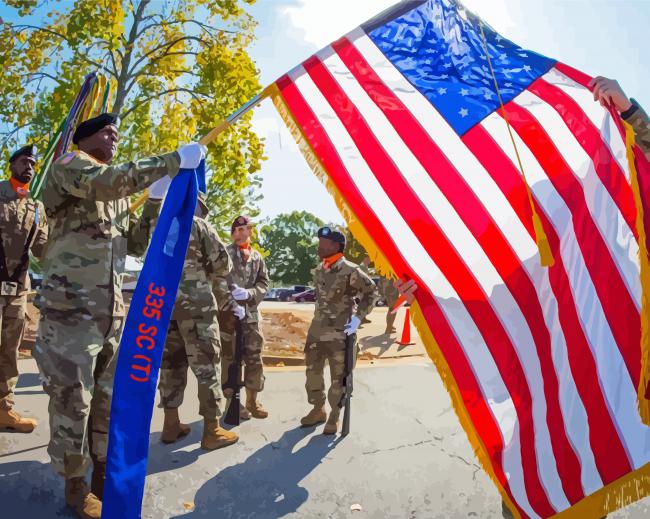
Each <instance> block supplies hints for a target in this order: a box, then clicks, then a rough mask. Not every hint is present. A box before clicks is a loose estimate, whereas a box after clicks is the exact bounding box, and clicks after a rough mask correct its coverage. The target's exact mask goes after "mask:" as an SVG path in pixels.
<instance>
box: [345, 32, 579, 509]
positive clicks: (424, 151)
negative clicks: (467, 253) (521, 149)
mask: <svg viewBox="0 0 650 519" xmlns="http://www.w3.org/2000/svg"><path fill="white" fill-rule="evenodd" d="M333 48H334V49H335V50H336V52H337V54H338V55H339V57H340V58H341V59H342V60H343V62H344V63H345V65H346V66H347V67H348V68H349V69H350V71H351V72H352V74H353V75H354V76H355V78H356V79H357V81H359V84H360V85H361V86H362V87H363V89H364V90H365V91H366V92H367V93H368V95H369V96H370V97H371V98H372V100H373V101H374V102H375V104H376V105H377V106H378V107H379V108H380V109H381V110H382V112H383V113H384V115H385V116H386V117H387V119H388V120H389V122H390V123H391V125H392V126H393V127H394V128H395V130H396V131H397V133H398V134H399V135H400V137H401V138H402V140H403V141H404V142H405V144H406V145H407V146H408V148H409V149H410V150H411V151H412V152H413V154H414V155H415V157H416V158H417V159H418V161H419V162H420V163H421V164H422V166H423V167H424V168H425V169H426V171H427V173H428V174H429V176H430V177H431V179H432V180H433V181H434V182H435V183H436V185H438V187H439V188H440V190H441V191H442V193H443V194H444V196H445V197H446V198H447V199H448V200H449V202H450V203H451V204H452V205H453V207H454V208H455V210H456V212H457V213H458V214H459V216H460V217H461V219H462V220H463V222H464V223H465V225H467V227H468V228H469V230H470V231H471V232H472V235H473V236H474V237H475V238H476V240H477V241H478V242H479V244H480V245H481V248H482V249H483V250H484V251H485V253H486V255H487V256H488V257H489V259H490V262H491V263H492V264H493V265H494V267H495V268H496V269H497V271H498V273H499V275H500V276H501V278H502V279H503V280H504V282H505V284H506V286H507V287H508V289H509V290H510V292H511V294H512V296H513V297H514V299H515V300H516V301H517V304H518V305H519V308H520V309H521V311H522V314H523V315H524V317H525V319H526V322H527V324H528V326H529V328H530V330H531V334H532V336H533V339H534V342H535V347H536V350H537V354H538V357H539V360H540V365H541V370H542V376H543V384H544V395H545V397H546V402H547V409H546V420H547V423H548V425H549V431H550V436H551V442H552V446H553V452H554V454H555V458H556V461H557V465H558V471H559V475H560V479H561V481H562V486H563V489H564V491H565V493H566V495H567V498H568V499H569V501H570V502H571V503H576V502H577V501H579V500H580V499H582V498H583V497H584V493H583V490H582V487H581V485H580V463H579V460H578V457H577V456H576V454H575V452H574V450H573V447H572V446H571V443H570V442H569V439H568V438H567V434H566V431H565V428H564V423H563V419H562V412H561V408H560V401H559V385H558V380H557V375H556V373H555V369H554V366H553V359H552V357H551V340H550V334H549V332H548V329H547V328H546V325H545V322H544V316H543V312H542V308H541V305H540V303H539V298H538V296H537V293H536V291H535V287H534V285H533V283H532V282H531V280H530V278H529V277H528V274H527V273H526V271H525V270H524V268H523V266H522V265H521V262H520V261H519V259H518V258H517V256H516V254H515V252H514V251H513V250H512V248H511V246H510V244H509V243H508V241H507V240H506V239H505V237H504V236H503V234H502V232H501V231H500V229H499V228H498V226H497V225H496V224H495V223H494V221H493V220H492V219H491V217H490V215H489V213H488V212H487V211H486V209H485V208H484V206H483V205H482V202H481V201H480V200H479V198H478V197H477V196H476V195H475V194H474V192H473V191H472V190H471V189H470V188H469V187H468V185H467V184H466V183H465V181H464V180H463V178H462V176H461V175H460V174H459V172H458V171H457V170H456V168H455V167H454V166H453V164H451V163H450V161H449V160H448V159H447V157H446V156H445V155H444V153H443V152H442V151H441V150H440V148H439V147H438V146H437V145H436V143H435V142H434V141H432V139H431V138H430V136H429V135H428V134H427V133H426V131H424V129H423V128H422V126H421V125H420V123H419V122H418V120H417V119H416V118H415V116H414V115H413V114H412V113H411V112H410V111H409V110H408V109H407V108H406V106H404V104H403V103H402V101H401V100H400V99H399V98H398V97H396V96H395V94H394V93H393V92H392V91H391V90H390V89H389V88H388V87H386V85H384V83H383V82H382V80H381V78H379V76H377V74H376V73H375V72H374V70H373V69H372V67H371V66H370V65H369V64H368V63H367V62H366V61H365V59H364V57H363V56H362V55H361V54H360V53H359V51H358V50H357V49H356V48H355V47H354V46H353V45H351V44H350V42H349V41H348V40H347V39H346V38H343V39H341V40H339V41H338V42H336V43H335V44H333ZM529 225H531V226H532V223H531V222H529Z"/></svg>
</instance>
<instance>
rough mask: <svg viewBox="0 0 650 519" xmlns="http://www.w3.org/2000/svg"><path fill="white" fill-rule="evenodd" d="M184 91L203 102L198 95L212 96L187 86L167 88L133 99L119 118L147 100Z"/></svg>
mask: <svg viewBox="0 0 650 519" xmlns="http://www.w3.org/2000/svg"><path fill="white" fill-rule="evenodd" d="M180 92H182V93H185V94H189V95H191V96H192V97H193V98H194V99H196V100H197V101H199V102H201V103H202V102H203V100H202V99H201V98H200V97H199V96H203V97H206V98H208V99H212V96H211V95H210V94H206V93H205V92H196V91H194V90H191V89H189V88H182V87H178V88H170V89H168V90H163V91H162V92H157V93H156V94H153V95H150V96H147V97H145V98H143V99H135V100H134V102H133V106H131V107H130V108H129V109H128V110H126V111H124V112H122V114H121V115H120V118H121V119H126V118H127V117H128V116H129V114H131V113H132V112H133V111H135V110H137V109H138V107H140V106H142V105H143V104H145V103H148V102H149V101H153V100H154V99H160V98H161V97H163V96H165V95H168V94H175V93H180Z"/></svg>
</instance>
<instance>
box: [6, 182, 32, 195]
mask: <svg viewBox="0 0 650 519" xmlns="http://www.w3.org/2000/svg"><path fill="white" fill-rule="evenodd" d="M9 183H10V184H11V187H12V188H13V190H14V191H15V192H16V195H18V198H25V197H26V196H27V195H29V184H25V183H24V182H19V181H18V180H16V179H15V178H13V177H11V178H10V179H9Z"/></svg>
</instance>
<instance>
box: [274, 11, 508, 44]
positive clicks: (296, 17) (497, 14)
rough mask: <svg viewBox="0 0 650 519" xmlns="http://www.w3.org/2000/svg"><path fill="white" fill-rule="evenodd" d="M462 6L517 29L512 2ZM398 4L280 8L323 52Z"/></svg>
mask: <svg viewBox="0 0 650 519" xmlns="http://www.w3.org/2000/svg"><path fill="white" fill-rule="evenodd" d="M462 2H463V4H464V5H465V7H467V9H469V10H470V11H472V12H473V13H475V14H477V15H478V16H480V17H481V18H483V19H484V20H485V21H486V22H487V23H488V24H490V25H491V26H492V27H494V28H495V29H496V30H497V31H499V32H503V33H505V35H508V33H509V32H511V31H512V29H513V28H515V27H516V25H517V24H516V22H515V19H514V17H513V14H514V13H513V8H514V6H513V3H512V2H508V0H491V1H490V2H485V0H462ZM396 3H397V1H396V0H298V5H293V6H286V5H285V6H282V7H280V13H281V16H282V17H283V18H284V17H288V18H289V20H290V22H291V25H293V26H294V27H295V28H296V29H298V30H300V31H302V32H304V41H306V42H308V43H311V44H313V45H314V46H315V47H317V48H319V49H320V48H322V47H325V46H326V45H329V44H330V43H332V42H333V41H335V40H337V39H338V38H340V37H341V36H343V35H344V34H346V33H347V32H349V31H351V30H352V29H354V28H355V27H357V26H359V25H361V24H362V23H364V22H365V21H367V20H369V19H371V18H373V17H374V16H376V15H378V14H379V13H381V12H382V11H383V10H385V9H387V8H388V7H390V6H392V5H394V4H396Z"/></svg>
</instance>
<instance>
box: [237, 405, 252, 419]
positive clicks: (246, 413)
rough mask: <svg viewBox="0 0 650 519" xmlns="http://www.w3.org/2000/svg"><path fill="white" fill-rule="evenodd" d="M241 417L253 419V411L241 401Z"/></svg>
mask: <svg viewBox="0 0 650 519" xmlns="http://www.w3.org/2000/svg"><path fill="white" fill-rule="evenodd" d="M239 419H240V420H250V419H251V413H250V411H249V410H248V409H246V407H244V405H243V404H242V403H241V402H239Z"/></svg>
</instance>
